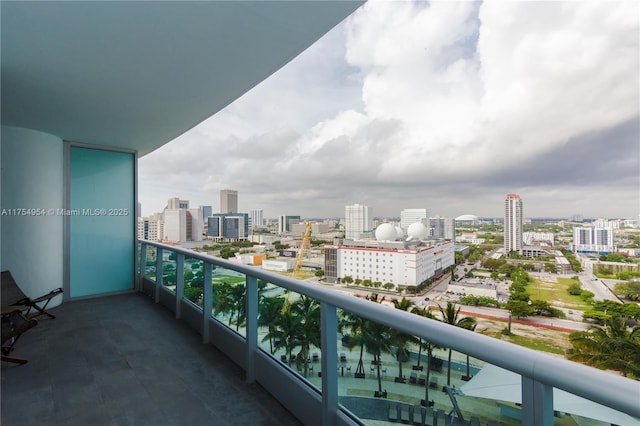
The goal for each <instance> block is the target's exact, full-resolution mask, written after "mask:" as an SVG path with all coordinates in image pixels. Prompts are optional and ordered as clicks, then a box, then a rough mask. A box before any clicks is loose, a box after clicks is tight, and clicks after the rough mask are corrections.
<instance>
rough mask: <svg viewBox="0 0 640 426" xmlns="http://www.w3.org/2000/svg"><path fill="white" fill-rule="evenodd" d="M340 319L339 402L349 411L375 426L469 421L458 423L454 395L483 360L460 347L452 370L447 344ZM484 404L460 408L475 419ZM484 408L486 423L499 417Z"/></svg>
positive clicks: (352, 318)
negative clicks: (461, 352) (398, 423)
mask: <svg viewBox="0 0 640 426" xmlns="http://www.w3.org/2000/svg"><path fill="white" fill-rule="evenodd" d="M340 319H341V321H340V324H341V334H340V336H339V341H338V389H339V402H340V403H341V404H342V405H343V406H344V407H345V408H346V409H347V410H349V411H351V412H352V413H353V414H354V415H355V416H357V417H359V418H360V419H361V420H362V421H363V422H364V423H365V424H372V425H373V424H376V425H377V424H379V423H378V422H381V421H382V422H389V421H390V422H401V423H414V424H429V425H433V424H438V425H440V424H442V425H445V424H446V425H455V424H466V423H463V422H461V421H456V419H458V417H457V414H458V412H457V410H456V404H454V402H453V401H452V399H451V398H452V395H456V393H457V392H458V391H459V389H460V388H461V386H463V385H464V384H465V383H468V381H469V380H471V379H472V377H473V376H474V375H475V374H477V372H478V371H479V370H480V368H481V367H482V365H483V362H482V361H480V360H477V359H474V358H471V357H470V358H469V359H468V363H467V357H466V355H465V354H460V353H457V352H455V351H454V352H452V354H451V369H449V362H448V361H449V351H448V349H447V348H440V347H437V346H436V345H434V344H432V343H430V342H428V341H426V340H424V339H419V338H417V337H415V336H412V335H408V334H405V333H401V332H399V331H397V330H394V329H393V328H391V327H387V326H384V325H382V324H380V323H377V322H375V321H372V320H367V319H362V318H360V317H358V316H355V315H353V314H351V313H348V312H345V311H341V312H340ZM447 388H448V389H449V391H447ZM466 403H467V402H466V401H465V404H466ZM483 406H484V405H483V403H475V405H473V406H471V405H469V406H468V407H464V406H463V404H460V405H459V406H458V408H460V407H462V408H464V409H466V410H467V411H462V412H461V414H462V418H463V419H464V420H470V419H471V418H472V417H478V414H479V413H478V412H476V411H475V410H476V407H483ZM483 410H484V411H482V413H484V412H485V411H487V413H489V414H487V415H485V416H484V417H485V421H484V422H482V423H481V424H487V422H488V421H489V420H494V421H495V420H497V419H498V416H497V415H496V413H493V412H491V410H489V409H484V408H483ZM494 411H496V410H495V409H494ZM465 416H466V417H465ZM434 417H435V419H434ZM458 420H460V419H458ZM423 421H424V422H425V423H423ZM435 421H437V423H434V422H435ZM445 422H446V423H445ZM504 424H514V423H504ZM516 424H519V423H516Z"/></svg>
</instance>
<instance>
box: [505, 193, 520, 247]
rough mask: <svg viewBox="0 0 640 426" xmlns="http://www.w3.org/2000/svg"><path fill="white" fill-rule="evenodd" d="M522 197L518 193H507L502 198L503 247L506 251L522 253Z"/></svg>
mask: <svg viewBox="0 0 640 426" xmlns="http://www.w3.org/2000/svg"><path fill="white" fill-rule="evenodd" d="M522 224H523V221H522V199H521V198H520V196H519V195H518V194H507V198H506V199H505V200H504V249H505V251H506V252H507V253H509V252H510V251H515V252H518V253H522Z"/></svg>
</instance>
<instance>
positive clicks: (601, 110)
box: [140, 1, 640, 216]
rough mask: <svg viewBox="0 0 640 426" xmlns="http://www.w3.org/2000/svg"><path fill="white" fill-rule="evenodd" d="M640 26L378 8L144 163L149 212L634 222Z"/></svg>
mask: <svg viewBox="0 0 640 426" xmlns="http://www.w3.org/2000/svg"><path fill="white" fill-rule="evenodd" d="M639 12H640V6H638V4H637V3H636V2H632V1H628V2H586V1H585V2H484V3H478V2H432V3H428V4H427V3H424V2H419V3H415V2H405V1H402V2H388V1H369V2H368V3H367V4H365V5H364V6H363V7H362V8H361V9H359V10H358V11H357V12H356V13H355V14H354V15H353V16H352V17H351V18H349V19H348V20H347V21H346V23H345V24H344V25H342V26H340V27H338V28H336V29H335V30H334V31H332V32H331V33H330V34H328V35H327V37H326V38H325V39H323V40H321V41H320V42H318V43H317V44H316V45H315V46H313V47H312V48H310V49H309V50H308V51H307V52H305V53H304V54H303V55H301V56H300V57H299V58H297V59H296V60H294V61H293V62H292V63H291V64H289V65H287V66H286V67H284V68H283V69H282V70H280V71H279V72H278V73H277V74H275V75H274V76H272V77H271V78H270V79H268V80H267V81H265V82H263V83H261V84H260V85H258V86H257V87H256V88H255V89H254V90H252V91H251V92H249V93H247V94H246V95H245V96H243V97H242V98H241V99H239V100H238V101H236V102H235V103H234V104H232V105H231V106H229V107H228V108H227V109H225V110H224V111H221V112H220V113H219V114H217V115H216V116H214V117H212V118H211V119H209V120H207V121H205V122H204V123H203V124H202V125H200V126H198V127H196V128H195V129H193V130H192V131H191V132H188V133H186V134H185V135H183V136H181V137H180V138H178V139H177V140H176V141H175V142H173V143H171V144H169V145H167V146H166V147H164V148H162V149H160V150H158V151H157V152H155V153H152V154H150V155H148V156H147V157H145V158H143V159H141V161H140V170H141V172H140V181H141V184H140V187H141V188H140V194H141V197H140V198H141V200H142V202H143V208H145V207H146V206H145V204H147V203H149V204H152V203H155V204H156V205H154V206H153V207H151V206H150V207H149V209H155V210H158V209H160V208H161V207H162V205H158V204H159V203H158V201H151V200H153V199H154V197H157V198H158V199H162V203H164V201H165V200H166V198H168V197H170V196H181V197H186V195H184V194H185V192H189V193H190V194H193V200H192V203H195V204H214V207H215V204H216V203H215V202H212V201H211V200H217V198H218V190H219V189H222V188H223V187H232V188H235V189H238V190H239V191H240V207H241V208H245V209H249V208H263V209H265V213H266V214H267V215H273V216H275V215H277V214H281V213H283V212H289V213H291V214H301V215H303V216H304V215H307V216H340V215H342V212H343V206H344V205H345V204H349V203H354V202H360V203H369V204H370V205H372V206H373V207H374V213H375V214H380V215H387V216H396V215H398V214H399V211H400V210H401V209H403V208H408V207H427V208H429V210H430V211H432V212H433V213H440V214H448V215H451V216H457V215H459V214H462V213H475V214H485V215H495V216H500V215H501V205H502V201H501V200H502V198H503V197H504V194H505V193H507V192H519V193H520V195H521V196H522V197H523V198H524V200H525V202H526V208H527V211H526V212H525V214H530V215H569V214H573V213H582V214H585V215H610V216H615V215H632V214H636V213H637V210H638V201H639V200H638V185H639V184H640V182H639V177H638V169H639V167H640V165H639V161H638V157H639V150H640V148H639V146H638V143H637V142H638V138H639V137H640V132H639V129H638V117H639V116H640V107H639V99H640V92H639V88H640V77H639V74H640V63H639V56H640V55H639V43H638V34H639V32H640V25H639V22H638V21H639V17H638V16H639ZM605 165H606V167H609V166H614V165H615V166H614V167H615V168H616V169H615V170H616V171H617V173H604V172H603V171H604V170H607V169H606V168H605ZM146 182H153V183H154V187H153V194H150V193H147V190H146V188H149V191H150V190H151V186H150V185H147V184H146ZM160 182H165V183H166V185H165V186H164V187H163V186H162V185H161V184H160ZM162 188H164V192H163V189H162ZM545 194H546V195H545ZM563 194H564V196H563ZM528 195H529V196H528ZM190 196H191V195H190ZM593 197H596V198H597V199H601V200H603V201H604V200H607V202H606V203H594V202H593V201H592V200H593ZM145 198H146V199H147V200H149V201H145ZM207 200H209V201H207ZM562 200H565V201H562ZM569 200H570V201H569ZM616 200H617V201H616ZM145 211H146V209H145Z"/></svg>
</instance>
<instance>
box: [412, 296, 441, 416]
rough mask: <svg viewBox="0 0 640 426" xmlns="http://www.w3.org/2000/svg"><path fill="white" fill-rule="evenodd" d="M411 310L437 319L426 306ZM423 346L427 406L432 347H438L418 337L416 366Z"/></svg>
mask: <svg viewBox="0 0 640 426" xmlns="http://www.w3.org/2000/svg"><path fill="white" fill-rule="evenodd" d="M411 312H412V313H414V314H416V315H420V316H421V317H424V318H428V319H432V320H435V321H438V319H437V318H436V317H434V316H433V314H432V313H431V311H429V310H428V309H426V308H418V307H416V308H413V309H412V310H411ZM423 347H424V348H425V350H426V351H427V377H426V380H425V391H424V401H425V405H427V406H428V405H429V383H430V381H431V360H432V359H433V350H434V349H439V347H438V346H436V345H434V344H433V343H431V342H429V341H424V340H422V339H420V340H419V342H418V348H419V349H418V366H420V358H421V356H422V348H423Z"/></svg>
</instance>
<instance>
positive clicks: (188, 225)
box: [162, 198, 204, 243]
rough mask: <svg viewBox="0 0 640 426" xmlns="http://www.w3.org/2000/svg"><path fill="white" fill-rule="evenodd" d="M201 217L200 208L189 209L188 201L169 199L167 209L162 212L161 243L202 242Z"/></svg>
mask: <svg viewBox="0 0 640 426" xmlns="http://www.w3.org/2000/svg"><path fill="white" fill-rule="evenodd" d="M176 206H182V207H176ZM202 216H203V209H202V207H200V208H197V209H190V208H189V201H188V200H180V199H178V198H171V199H169V201H168V202H167V208H166V209H164V211H163V212H162V220H163V222H164V235H163V241H169V242H174V243H184V242H187V241H202V233H203V231H204V221H203V220H202Z"/></svg>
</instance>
